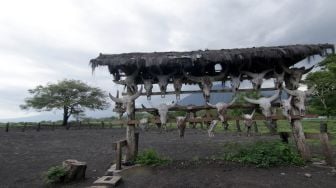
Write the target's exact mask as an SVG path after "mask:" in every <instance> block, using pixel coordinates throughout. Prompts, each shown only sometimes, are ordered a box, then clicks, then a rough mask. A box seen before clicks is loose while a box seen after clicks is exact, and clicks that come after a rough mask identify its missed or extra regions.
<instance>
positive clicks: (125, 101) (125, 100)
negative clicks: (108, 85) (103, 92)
mask: <svg viewBox="0 0 336 188" xmlns="http://www.w3.org/2000/svg"><path fill="white" fill-rule="evenodd" d="M141 92H142V86H141V88H140V90H139V91H138V92H137V93H135V94H134V95H126V96H124V97H122V98H116V97H113V96H112V95H111V93H109V96H110V98H111V99H112V101H114V102H115V103H122V105H123V108H125V109H126V113H127V115H128V116H130V115H131V114H132V112H134V107H133V104H134V100H135V99H137V98H138V97H139V96H140V95H141Z"/></svg>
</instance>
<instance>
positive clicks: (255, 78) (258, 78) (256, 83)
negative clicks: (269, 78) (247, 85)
mask: <svg viewBox="0 0 336 188" xmlns="http://www.w3.org/2000/svg"><path fill="white" fill-rule="evenodd" d="M270 71H272V69H268V70H265V71H263V72H261V73H252V72H248V71H242V73H244V74H246V75H248V76H249V77H252V80H251V82H252V86H253V89H255V90H257V89H260V87H261V85H262V83H263V79H264V77H265V75H266V74H267V73H268V72H270Z"/></svg>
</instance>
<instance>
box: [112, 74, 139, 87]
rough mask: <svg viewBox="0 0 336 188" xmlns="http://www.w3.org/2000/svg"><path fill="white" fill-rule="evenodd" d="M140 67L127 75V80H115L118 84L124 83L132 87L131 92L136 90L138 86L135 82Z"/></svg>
mask: <svg viewBox="0 0 336 188" xmlns="http://www.w3.org/2000/svg"><path fill="white" fill-rule="evenodd" d="M138 73H139V69H136V70H135V71H134V72H133V73H132V74H130V75H127V76H126V79H125V80H114V81H113V82H114V83H116V84H122V85H125V86H127V87H128V88H130V90H131V92H136V91H137V90H138V87H137V85H136V83H135V79H136V77H137V76H138Z"/></svg>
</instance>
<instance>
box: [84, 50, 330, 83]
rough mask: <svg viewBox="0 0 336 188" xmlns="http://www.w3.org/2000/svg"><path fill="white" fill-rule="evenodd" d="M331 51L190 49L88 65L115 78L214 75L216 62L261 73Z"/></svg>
mask: <svg viewBox="0 0 336 188" xmlns="http://www.w3.org/2000/svg"><path fill="white" fill-rule="evenodd" d="M334 50H335V49H334V45H332V44H311V45H288V46H275V47H257V48H256V47H254V48H241V49H222V50H199V51H189V52H153V53H124V54H100V55H99V56H98V57H97V58H95V59H92V60H91V61H90V64H91V66H92V69H93V70H94V69H95V68H96V67H98V66H108V68H109V71H110V73H111V74H113V75H114V76H115V79H116V80H118V79H119V78H120V76H123V73H125V74H126V75H128V74H131V73H132V72H133V71H134V70H135V69H140V70H141V72H142V74H144V75H145V74H148V73H149V71H152V72H156V73H157V72H158V71H161V74H168V73H171V72H174V71H175V75H179V74H182V72H181V70H183V71H186V72H190V73H191V74H192V75H215V74H218V73H216V71H215V65H216V64H220V65H221V66H222V68H223V69H226V68H229V72H230V73H234V72H236V71H237V68H239V69H241V70H249V71H252V72H261V71H263V70H266V69H273V68H277V67H279V64H280V63H283V64H284V65H285V66H287V67H289V66H292V65H294V64H295V63H297V62H299V61H301V60H303V59H305V58H307V57H310V56H313V55H321V56H323V55H325V54H326V53H327V52H328V51H330V52H332V53H334ZM176 71H177V72H176Z"/></svg>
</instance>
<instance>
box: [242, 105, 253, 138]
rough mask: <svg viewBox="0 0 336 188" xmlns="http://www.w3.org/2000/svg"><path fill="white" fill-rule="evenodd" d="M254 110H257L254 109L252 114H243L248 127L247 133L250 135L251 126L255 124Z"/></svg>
mask: <svg viewBox="0 0 336 188" xmlns="http://www.w3.org/2000/svg"><path fill="white" fill-rule="evenodd" d="M254 112H255V110H253V112H252V113H251V114H243V115H242V117H243V119H244V125H245V127H246V128H247V135H248V136H250V131H251V127H252V125H253V124H254V121H253V116H254Z"/></svg>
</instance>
